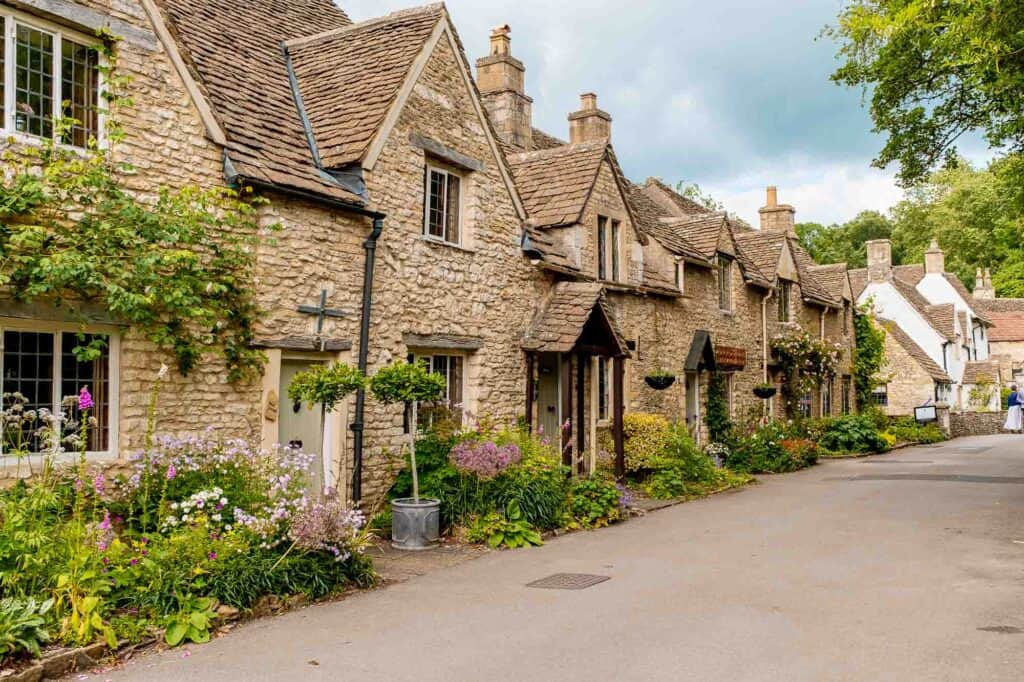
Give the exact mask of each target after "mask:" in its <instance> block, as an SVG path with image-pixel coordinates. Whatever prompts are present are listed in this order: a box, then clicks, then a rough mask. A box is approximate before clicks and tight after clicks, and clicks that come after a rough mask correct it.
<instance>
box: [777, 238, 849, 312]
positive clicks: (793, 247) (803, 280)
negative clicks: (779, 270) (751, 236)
mask: <svg viewBox="0 0 1024 682" xmlns="http://www.w3.org/2000/svg"><path fill="white" fill-rule="evenodd" d="M787 241H788V242H789V248H790V251H791V252H792V254H793V260H794V261H795V262H796V268H797V272H799V273H800V292H801V294H802V295H803V297H804V298H805V299H809V300H810V301H812V302H814V303H822V304H825V305H831V306H835V305H839V304H841V303H842V300H843V297H842V295H841V294H840V295H839V296H833V295H832V293H831V292H830V291H829V290H828V288H827V287H826V286H824V285H823V284H822V283H821V282H820V281H818V277H817V276H816V275H815V273H814V272H813V270H812V268H814V266H815V263H814V259H813V258H811V254H809V253H807V250H806V249H805V248H804V247H803V245H801V244H800V242H799V240H797V239H792V238H787Z"/></svg>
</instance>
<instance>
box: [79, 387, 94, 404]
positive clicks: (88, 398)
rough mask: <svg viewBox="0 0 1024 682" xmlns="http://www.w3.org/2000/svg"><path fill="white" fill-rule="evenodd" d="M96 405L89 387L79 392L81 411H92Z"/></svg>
mask: <svg viewBox="0 0 1024 682" xmlns="http://www.w3.org/2000/svg"><path fill="white" fill-rule="evenodd" d="M93 405H95V403H93V401H92V394H91V393H89V387H88V386H82V390H81V391H79V392H78V408H79V409H81V410H88V409H91V408H92V407H93Z"/></svg>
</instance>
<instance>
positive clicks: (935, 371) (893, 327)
mask: <svg viewBox="0 0 1024 682" xmlns="http://www.w3.org/2000/svg"><path fill="white" fill-rule="evenodd" d="M878 322H879V324H881V325H882V328H883V329H885V332H886V333H887V334H889V335H890V336H892V338H893V340H895V341H896V343H898V344H899V345H900V346H902V347H903V350H905V351H906V352H907V355H909V356H910V357H911V358H912V359H913V360H914V361H915V362H917V364H918V365H920V367H921V369H923V370H924V371H925V372H927V373H928V375H929V376H930V377H931V378H932V379H934V380H935V381H939V382H943V383H947V384H948V383H952V379H950V378H949V375H948V374H946V372H945V371H944V370H943V369H942V368H941V367H939V365H938V363H936V362H935V361H934V360H932V359H931V357H929V355H928V354H927V353H925V352H924V351H923V350H922V349H921V346H919V345H917V343H916V342H915V341H914V340H913V339H912V338H910V336H909V335H907V333H906V332H905V331H903V329H902V328H900V326H899V325H898V324H896V323H895V322H893V321H892V320H885V319H882V318H878Z"/></svg>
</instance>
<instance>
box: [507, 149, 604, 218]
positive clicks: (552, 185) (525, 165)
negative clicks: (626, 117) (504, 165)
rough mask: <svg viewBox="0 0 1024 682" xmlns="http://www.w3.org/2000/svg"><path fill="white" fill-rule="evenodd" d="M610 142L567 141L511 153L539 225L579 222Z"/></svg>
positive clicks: (532, 215) (521, 190)
mask: <svg viewBox="0 0 1024 682" xmlns="http://www.w3.org/2000/svg"><path fill="white" fill-rule="evenodd" d="M607 146H608V145H607V143H605V142H592V143H587V144H567V145H564V146H561V147H555V148H553V149H545V150H541V151H535V152H522V153H519V154H512V155H510V156H509V159H508V161H509V165H510V167H511V168H512V175H513V177H514V178H515V181H516V185H517V186H518V187H519V195H520V196H521V197H522V199H523V205H524V206H525V207H526V213H527V215H529V217H530V219H531V220H532V221H533V222H534V224H535V225H537V226H538V227H555V226H559V225H572V224H575V223H577V222H579V220H580V218H581V216H582V215H583V209H584V207H585V206H586V203H587V198H588V197H589V196H590V190H591V188H592V187H593V186H594V183H595V182H596V181H597V174H598V172H599V171H600V169H601V163H602V162H603V161H604V159H605V154H606V151H607Z"/></svg>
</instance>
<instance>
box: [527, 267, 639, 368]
mask: <svg viewBox="0 0 1024 682" xmlns="http://www.w3.org/2000/svg"><path fill="white" fill-rule="evenodd" d="M522 347H523V349H524V350H528V351H535V352H540V353H571V352H574V351H586V352H588V353H589V354H591V355H604V356H608V357H629V350H628V349H627V346H626V342H625V340H624V339H623V338H622V334H621V333H620V332H619V330H618V327H617V326H616V324H615V320H614V317H613V316H612V313H611V310H610V309H609V308H608V305H607V303H606V301H605V297H604V287H603V286H601V285H600V284H596V283H593V282H559V283H558V284H556V285H555V290H554V292H553V294H552V296H551V299H550V300H549V301H548V302H547V305H545V306H544V310H543V311H541V313H540V315H539V316H538V317H537V318H536V319H535V320H534V323H533V325H532V327H531V328H530V330H529V331H528V332H527V334H526V337H525V338H524V339H523V344H522Z"/></svg>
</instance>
